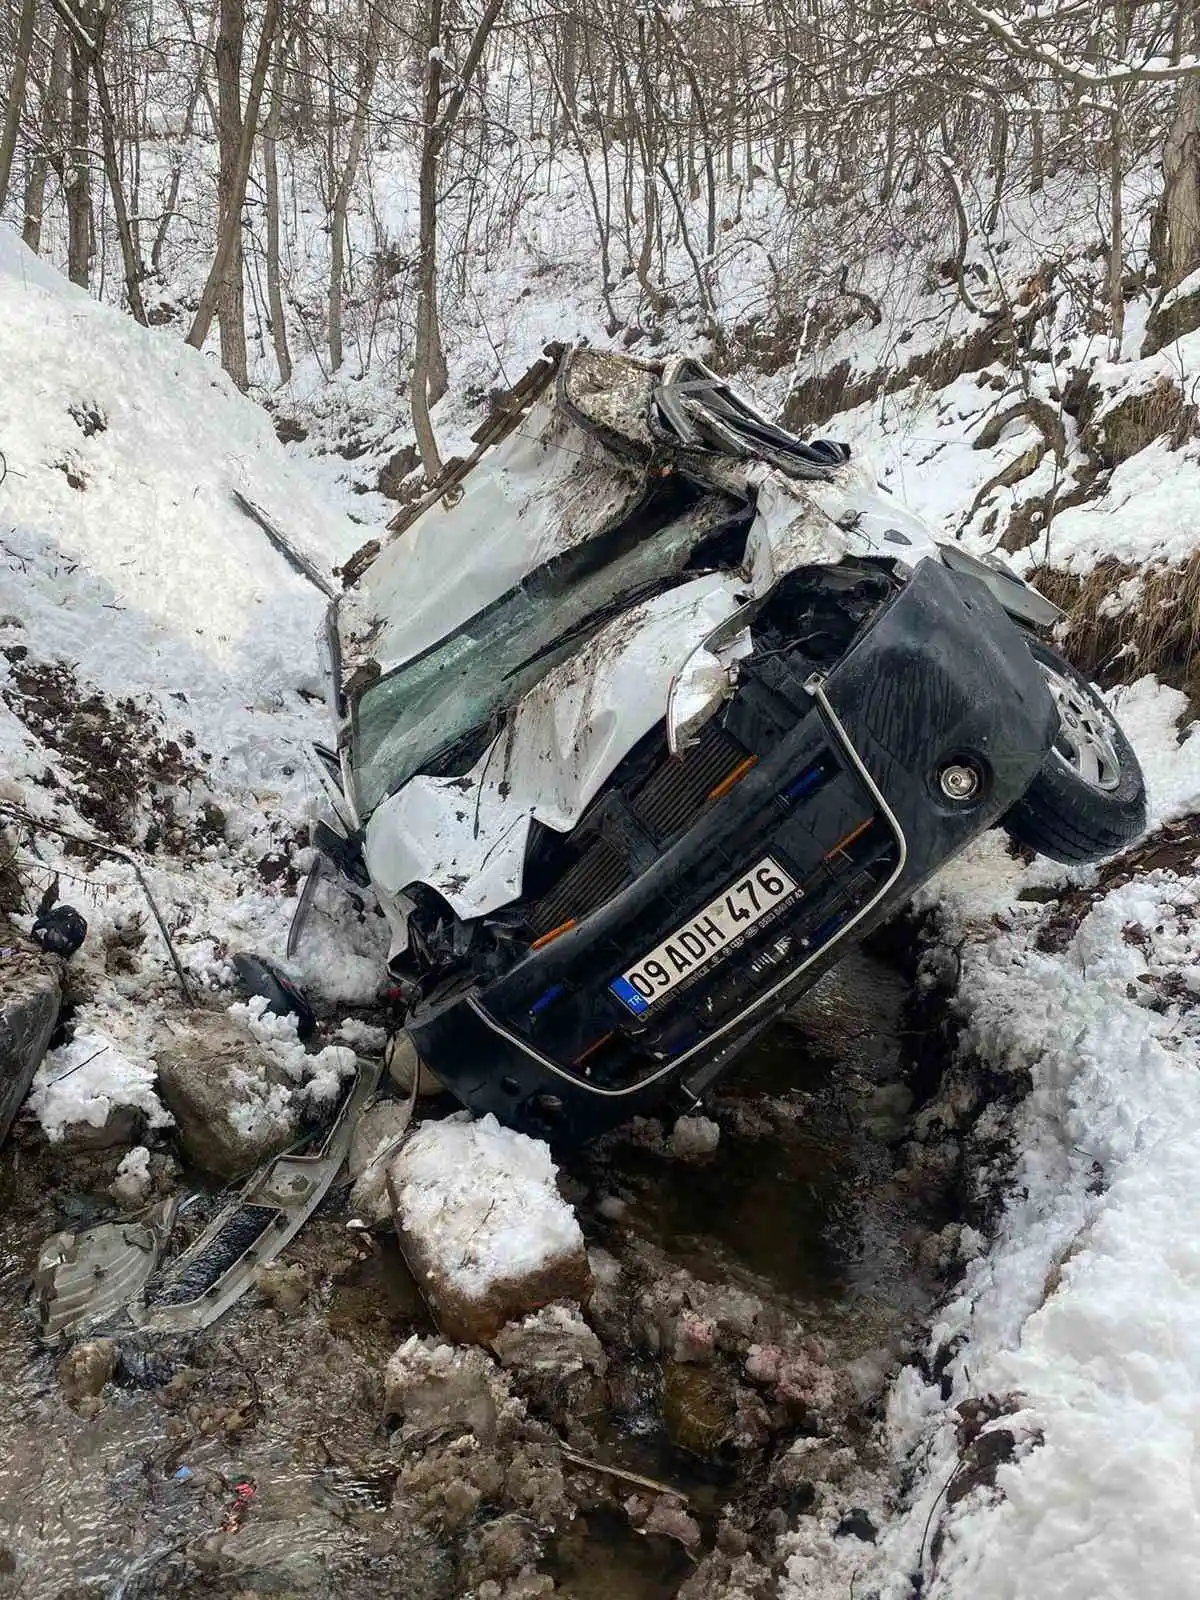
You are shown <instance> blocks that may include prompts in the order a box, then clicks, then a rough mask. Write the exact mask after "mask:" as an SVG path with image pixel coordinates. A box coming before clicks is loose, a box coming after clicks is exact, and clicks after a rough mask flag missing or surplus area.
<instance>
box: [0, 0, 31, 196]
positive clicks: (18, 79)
mask: <svg viewBox="0 0 1200 1600" xmlns="http://www.w3.org/2000/svg"><path fill="white" fill-rule="evenodd" d="M36 19H37V0H21V21H20V24H19V26H18V29H17V49H16V54H15V55H14V57H13V64H12V76H11V78H10V79H9V83H8V105H7V107H6V108H5V112H4V126H3V128H2V129H0V209H3V206H4V202H5V201H6V200H7V199H8V186H9V182H10V180H11V178H12V164H13V156H14V155H15V154H16V149H17V132H18V130H19V128H20V126H21V116H22V113H23V112H24V110H25V82H26V79H27V77H28V74H29V57H30V54H31V53H32V50H33V29H34V23H35V21H36Z"/></svg>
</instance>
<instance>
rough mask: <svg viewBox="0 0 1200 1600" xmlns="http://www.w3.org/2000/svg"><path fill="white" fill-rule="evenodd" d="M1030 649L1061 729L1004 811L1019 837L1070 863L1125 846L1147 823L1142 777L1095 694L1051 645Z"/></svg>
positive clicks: (1032, 643) (1039, 644)
mask: <svg viewBox="0 0 1200 1600" xmlns="http://www.w3.org/2000/svg"><path fill="white" fill-rule="evenodd" d="M1028 642H1029V649H1030V653H1031V654H1032V656H1033V658H1034V660H1035V661H1036V662H1037V664H1038V666H1039V667H1040V668H1041V669H1042V674H1043V676H1044V677H1045V679H1046V684H1047V687H1048V688H1049V690H1050V693H1051V695H1052V696H1053V698H1054V700H1055V702H1056V703H1057V705H1058V708H1059V715H1060V732H1059V737H1058V739H1057V740H1056V742H1055V744H1054V748H1053V749H1052V750H1051V751H1050V754H1049V755H1048V756H1047V757H1046V760H1045V762H1044V764H1043V766H1042V770H1041V771H1040V772H1039V773H1038V775H1037V777H1036V778H1035V779H1034V780H1033V782H1032V783H1031V784H1030V786H1029V788H1028V789H1027V790H1026V791H1025V795H1024V798H1023V799H1021V800H1019V801H1018V802H1017V804H1016V805H1015V806H1013V807H1012V809H1011V810H1010V811H1009V812H1008V813H1007V814H1006V816H1005V817H1004V822H1003V826H1004V829H1005V831H1006V832H1007V833H1008V835H1009V837H1010V838H1012V839H1015V840H1016V841H1017V843H1018V844H1022V845H1026V846H1028V847H1029V849H1031V850H1036V851H1037V852H1038V854H1039V855H1043V856H1049V857H1050V859H1051V860H1052V861H1066V862H1071V863H1079V862H1088V861H1099V860H1100V859H1101V858H1102V857H1104V856H1110V855H1113V854H1114V853H1115V852H1116V851H1118V850H1122V849H1124V847H1125V846H1126V845H1127V844H1129V842H1130V841H1131V840H1132V839H1136V838H1137V836H1138V835H1139V834H1140V833H1142V832H1143V830H1144V829H1145V826H1146V784H1145V780H1144V779H1143V777H1142V769H1141V767H1140V766H1139V765H1138V759H1137V756H1136V755H1134V753H1133V748H1132V746H1131V745H1130V743H1129V740H1128V739H1127V738H1126V737H1125V735H1124V734H1123V733H1122V732H1121V729H1120V727H1119V726H1118V725H1117V721H1116V719H1115V717H1114V716H1113V714H1112V712H1111V711H1110V710H1109V708H1108V706H1107V704H1106V703H1105V701H1104V699H1103V698H1102V696H1101V695H1100V693H1099V692H1098V691H1097V690H1096V689H1095V688H1094V687H1093V686H1092V684H1090V683H1089V682H1088V680H1087V679H1086V678H1085V677H1084V676H1083V675H1082V673H1079V672H1076V670H1075V668H1074V667H1073V666H1072V665H1071V663H1070V662H1069V661H1065V660H1064V659H1063V657H1062V656H1060V655H1059V653H1058V651H1057V650H1052V649H1051V648H1050V647H1049V645H1046V644H1043V643H1042V642H1041V640H1040V639H1033V638H1031V639H1030V640H1029V641H1028Z"/></svg>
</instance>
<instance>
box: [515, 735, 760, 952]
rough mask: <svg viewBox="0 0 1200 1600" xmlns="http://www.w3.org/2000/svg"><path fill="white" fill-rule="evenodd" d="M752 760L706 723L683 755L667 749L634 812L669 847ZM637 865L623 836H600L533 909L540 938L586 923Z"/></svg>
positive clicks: (633, 802)
mask: <svg viewBox="0 0 1200 1600" xmlns="http://www.w3.org/2000/svg"><path fill="white" fill-rule="evenodd" d="M746 760H747V756H746V751H745V749H744V748H743V747H742V746H741V745H740V744H739V743H738V742H737V740H736V739H734V738H732V737H731V736H730V735H729V734H728V733H726V732H724V730H723V729H721V728H719V727H718V726H717V725H716V724H715V723H712V722H710V723H706V724H705V726H704V728H703V729H702V730H701V733H700V737H699V738H698V739H697V741H696V743H695V744H694V745H692V746H691V748H690V749H688V750H685V751H684V752H683V754H682V755H679V756H671V755H666V754H664V757H663V760H662V761H661V762H660V763H659V765H658V766H657V767H656V768H655V769H654V771H653V772H652V773H651V774H650V776H649V777H648V778H646V779H645V780H644V781H643V782H642V784H641V785H640V786H639V788H638V789H637V790H636V791H635V792H634V793H633V794H632V795H630V796H629V797H628V805H629V810H630V813H631V814H632V817H633V819H634V821H635V822H636V823H637V824H640V826H641V828H642V829H644V830H645V831H646V833H648V834H649V835H650V836H651V838H652V839H653V841H654V844H655V845H656V846H657V847H658V848H659V849H660V850H661V849H664V848H665V847H666V846H667V845H668V844H669V843H670V842H671V840H672V839H674V838H676V837H677V836H678V835H679V834H681V833H683V832H684V831H685V830H686V829H687V828H689V827H691V825H692V823H693V822H694V821H695V820H696V818H697V817H698V816H699V814H700V812H701V811H702V810H703V809H704V806H705V803H706V802H707V800H708V798H709V796H710V795H711V794H712V792H713V790H714V789H716V788H718V787H719V786H720V784H721V783H722V782H723V781H724V780H725V779H726V778H728V777H729V776H730V775H731V774H732V773H734V772H736V771H737V769H738V768H739V766H742V765H744V764H745V763H746ZM637 870H638V869H637V868H636V867H635V865H634V863H633V862H632V861H631V860H630V858H629V854H628V852H627V850H626V849H625V848H624V846H623V845H622V844H621V843H620V842H619V841H614V840H613V839H611V838H607V837H605V838H598V839H596V840H595V841H594V842H593V843H592V844H590V845H589V846H588V847H587V849H586V850H585V851H584V852H583V854H582V855H581V856H580V857H579V859H578V860H577V861H575V862H574V863H573V864H572V865H571V866H569V867H568V868H567V870H566V872H565V873H564V874H563V876H562V877H561V878H560V879H559V880H558V882H557V883H556V884H555V885H554V887H553V888H552V889H551V890H549V891H548V893H546V894H545V895H543V896H542V898H541V899H540V900H539V901H538V903H537V904H536V905H535V906H534V907H533V908H532V910H531V911H530V914H529V921H530V925H531V927H532V928H533V933H534V937H535V938H541V937H542V936H544V935H545V934H547V933H550V932H552V931H553V930H554V929H555V928H560V927H561V926H562V925H563V923H564V922H569V921H575V922H581V921H582V920H583V918H584V917H586V916H588V915H590V913H591V912H593V911H597V910H599V908H600V907H601V906H602V905H604V904H605V903H606V902H607V901H608V900H611V899H612V897H613V895H614V894H616V893H617V891H618V890H619V889H622V888H624V886H625V885H626V884H627V883H629V882H630V881H631V880H632V879H633V878H634V877H636V876H637Z"/></svg>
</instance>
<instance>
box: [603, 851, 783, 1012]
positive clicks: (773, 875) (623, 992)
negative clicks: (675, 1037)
mask: <svg viewBox="0 0 1200 1600" xmlns="http://www.w3.org/2000/svg"><path fill="white" fill-rule="evenodd" d="M795 892H796V885H795V882H794V881H793V879H791V878H789V877H788V875H787V873H786V872H785V871H784V870H783V868H782V867H781V866H780V865H779V863H778V862H777V861H774V860H772V858H771V857H770V856H764V857H763V858H762V860H761V861H760V862H759V863H758V865H757V866H756V867H751V869H750V871H749V872H747V873H746V874H745V875H744V876H743V877H741V878H739V879H738V880H737V882H736V883H731V884H730V885H729V887H728V889H725V890H724V891H723V892H722V893H721V894H719V895H718V896H717V898H716V899H715V900H710V901H709V903H708V904H707V905H706V906H705V907H704V910H703V911H701V912H699V913H698V914H697V915H696V916H694V917H692V918H690V919H689V920H688V921H687V922H685V923H684V924H683V926H682V927H679V928H676V930H675V932H674V933H673V934H671V936H670V937H669V938H667V939H664V940H663V942H662V943H661V944H660V945H656V946H655V947H654V949H653V950H651V951H650V952H649V953H648V954H647V955H644V956H643V957H642V959H641V960H640V961H638V962H637V963H636V964H635V965H634V966H632V967H630V968H629V970H628V971H627V972H624V973H622V974H621V976H620V977H619V978H614V979H613V981H612V982H611V983H610V984H609V986H608V987H609V988H610V989H611V990H612V992H613V994H615V995H616V997H617V999H618V1000H619V1001H620V1002H621V1004H622V1005H624V1006H627V1007H628V1008H629V1010H630V1011H632V1012H633V1014H634V1016H635V1017H640V1016H641V1014H642V1013H643V1012H644V1011H648V1010H649V1009H650V1007H651V1006H652V1005H655V1004H656V1003H657V1002H658V1001H659V1000H661V999H662V998H663V996H664V995H668V994H670V992H671V990H672V989H674V988H676V987H677V985H679V984H681V983H683V982H684V981H685V980H686V979H688V978H690V977H691V976H692V974H693V973H695V972H698V971H699V970H700V968H701V967H703V966H706V965H707V964H708V962H710V961H712V960H713V959H714V957H716V956H719V955H722V954H724V953H725V952H726V951H727V950H729V949H731V948H732V947H733V946H735V945H738V944H740V943H741V942H742V940H743V939H744V937H745V935H746V934H748V933H749V932H750V930H751V929H752V928H754V927H755V926H756V925H757V924H758V923H760V922H761V921H762V920H763V918H764V917H765V916H767V915H768V914H769V913H770V912H771V911H774V910H775V908H776V907H777V906H779V905H780V904H782V902H783V901H784V900H787V899H789V898H790V897H791V896H792V895H793V894H795Z"/></svg>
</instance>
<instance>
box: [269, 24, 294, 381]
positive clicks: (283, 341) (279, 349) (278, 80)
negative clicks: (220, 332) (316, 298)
mask: <svg viewBox="0 0 1200 1600" xmlns="http://www.w3.org/2000/svg"><path fill="white" fill-rule="evenodd" d="M290 49H291V44H290V41H289V42H288V43H286V44H283V45H281V46H280V49H279V51H278V53H277V55H276V58H275V71H274V73H273V75H272V78H271V99H270V104H269V105H268V107H267V122H266V126H265V127H264V128H263V175H264V179H265V184H266V191H267V197H266V198H267V308H268V313H269V315H270V318H271V338H272V341H273V342H274V345H275V360H276V362H277V363H278V365H279V381H280V383H288V382H290V380H291V376H292V353H291V351H290V350H289V349H288V336H287V321H286V319H285V317H284V313H283V292H282V289H281V287H280V282H279V168H278V166H277V164H276V161H275V141H276V139H277V138H278V137H279V121H280V118H281V116H282V114H283V80H284V77H285V75H286V73H287V63H288V55H289V53H290Z"/></svg>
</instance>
